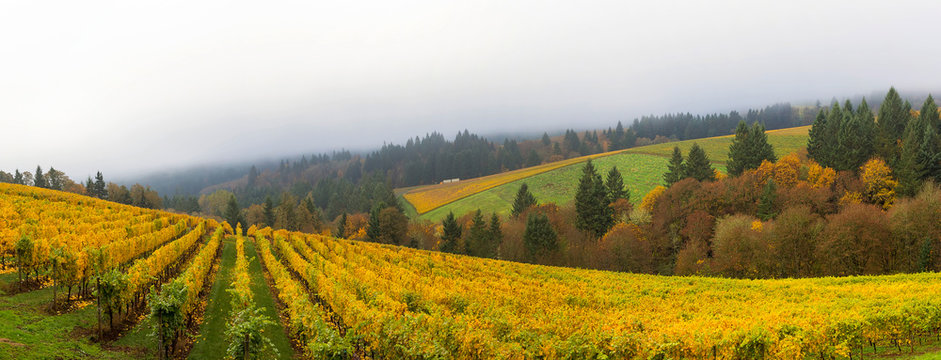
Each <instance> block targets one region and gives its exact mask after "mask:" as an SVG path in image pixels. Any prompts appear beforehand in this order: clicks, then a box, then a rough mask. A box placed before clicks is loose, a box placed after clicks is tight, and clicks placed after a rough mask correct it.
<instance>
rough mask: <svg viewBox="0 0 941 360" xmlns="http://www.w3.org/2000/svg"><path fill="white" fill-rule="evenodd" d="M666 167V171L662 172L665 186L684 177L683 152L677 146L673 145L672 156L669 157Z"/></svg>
mask: <svg viewBox="0 0 941 360" xmlns="http://www.w3.org/2000/svg"><path fill="white" fill-rule="evenodd" d="M667 169H668V170H667V173H666V174H663V181H664V182H665V183H666V185H667V187H669V186H670V185H673V184H675V183H676V182H677V181H680V180H682V179H683V178H684V177H686V168H685V165H684V164H683V153H682V152H681V151H680V148H679V147H678V146H674V147H673V156H672V157H670V164H669V165H667Z"/></svg>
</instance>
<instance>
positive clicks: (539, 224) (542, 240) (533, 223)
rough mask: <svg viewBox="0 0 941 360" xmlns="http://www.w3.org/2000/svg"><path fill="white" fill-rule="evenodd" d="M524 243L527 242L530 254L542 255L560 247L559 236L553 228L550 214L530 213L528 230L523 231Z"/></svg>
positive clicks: (527, 224) (527, 221) (527, 220)
mask: <svg viewBox="0 0 941 360" xmlns="http://www.w3.org/2000/svg"><path fill="white" fill-rule="evenodd" d="M523 243H524V244H526V250H527V251H528V252H529V255H530V256H537V255H542V254H545V253H548V252H552V251H554V250H556V249H557V248H558V246H559V236H558V234H557V233H556V232H555V229H553V228H552V224H551V223H550V222H549V217H548V216H546V215H545V214H529V218H527V219H526V230H525V231H524V232H523Z"/></svg>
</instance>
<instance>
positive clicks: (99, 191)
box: [95, 171, 108, 200]
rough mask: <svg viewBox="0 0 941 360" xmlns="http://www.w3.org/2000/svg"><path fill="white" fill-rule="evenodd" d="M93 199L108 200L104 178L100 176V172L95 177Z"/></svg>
mask: <svg viewBox="0 0 941 360" xmlns="http://www.w3.org/2000/svg"><path fill="white" fill-rule="evenodd" d="M95 197H97V198H99V199H105V200H107V199H108V189H107V187H106V185H105V177H104V176H102V175H101V171H99V172H98V174H96V175H95Z"/></svg>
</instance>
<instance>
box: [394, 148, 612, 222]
mask: <svg viewBox="0 0 941 360" xmlns="http://www.w3.org/2000/svg"><path fill="white" fill-rule="evenodd" d="M622 152H624V150H618V151H610V152H606V153H600V154H594V155H586V156H581V157H577V158H571V159H566V160H562V161H556V162H551V163H546V164H542V165H536V166H532V167H528V168H523V169H518V170H513V171H507V172H503V173H499V174H493V175H487V176H481V177H479V178H473V179H464V180H461V181H458V182H452V183H446V184H434V185H427V186H418V187H413V188H410V189H409V190H407V191H404V192H403V193H402V197H403V198H404V199H405V200H406V201H408V202H409V204H411V205H412V206H413V207H414V208H415V211H416V212H417V213H419V214H424V213H427V212H429V211H431V210H434V209H435V208H437V207H439V206H442V205H444V204H447V203H450V202H453V201H455V200H458V199H462V198H465V197H467V196H471V195H473V194H476V193H479V192H482V191H485V190H488V189H492V188H495V187H497V186H501V185H504V184H508V183H511V182H513V181H516V180H519V179H524V178H527V177H530V176H533V175H537V174H541V173H544V172H547V171H552V170H555V169H559V168H563V167H566V166H569V165H572V164H578V163H582V162H585V161H586V160H588V159H595V158H600V157H605V156H610V155H614V154H618V153H622Z"/></svg>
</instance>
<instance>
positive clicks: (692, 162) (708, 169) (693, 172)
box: [685, 143, 716, 181]
mask: <svg viewBox="0 0 941 360" xmlns="http://www.w3.org/2000/svg"><path fill="white" fill-rule="evenodd" d="M685 172H686V177H691V178H693V179H696V180H699V181H707V180H708V181H712V180H715V177H716V172H715V170H714V169H713V168H712V164H710V162H709V158H708V157H707V156H706V151H705V150H703V149H702V148H701V147H699V144H697V143H693V147H692V148H691V149H689V155H688V157H687V158H686V171H685Z"/></svg>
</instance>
